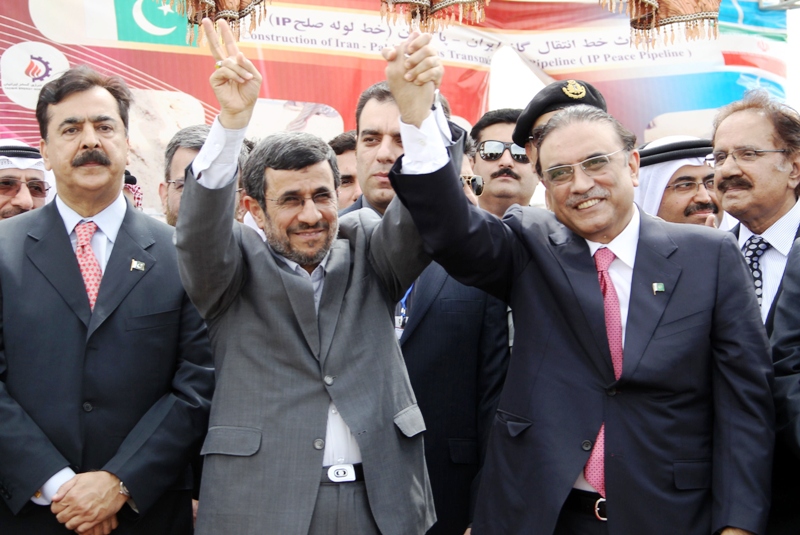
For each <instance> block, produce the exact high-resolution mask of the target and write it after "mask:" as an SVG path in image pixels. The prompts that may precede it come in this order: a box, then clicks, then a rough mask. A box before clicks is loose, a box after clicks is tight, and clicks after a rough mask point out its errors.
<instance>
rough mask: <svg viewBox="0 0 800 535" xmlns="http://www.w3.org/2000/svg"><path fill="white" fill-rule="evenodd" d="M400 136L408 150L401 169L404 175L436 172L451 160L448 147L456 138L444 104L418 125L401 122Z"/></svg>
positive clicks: (405, 149) (405, 148)
mask: <svg viewBox="0 0 800 535" xmlns="http://www.w3.org/2000/svg"><path fill="white" fill-rule="evenodd" d="M400 137H401V138H402V140H403V150H404V151H405V154H404V155H403V169H402V172H403V174H404V175H425V174H428V173H433V172H434V171H438V170H439V169H441V168H442V167H444V166H445V165H447V162H449V161H450V154H449V153H448V152H447V147H449V146H450V145H452V144H453V140H452V139H451V137H450V126H449V125H448V124H447V118H446V117H445V115H444V111H442V107H441V106H436V109H435V110H434V111H433V113H431V114H429V115H428V117H427V118H426V119H425V120H424V121H422V124H421V125H420V127H419V128H417V127H416V126H413V125H410V124H406V123H404V122H403V121H400ZM459 167H460V162H459Z"/></svg>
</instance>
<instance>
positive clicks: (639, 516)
mask: <svg viewBox="0 0 800 535" xmlns="http://www.w3.org/2000/svg"><path fill="white" fill-rule="evenodd" d="M385 57H387V59H388V60H389V66H388V67H387V77H388V79H389V83H390V85H391V86H392V87H395V84H397V85H400V83H401V81H402V80H403V75H404V70H405V69H404V67H403V64H402V61H397V60H393V59H392V58H393V55H392V54H388V53H385ZM431 121H432V122H434V123H436V118H435V116H431V115H428V116H427V117H426V118H421V117H418V118H416V122H414V123H412V124H408V125H402V127H403V134H404V138H405V137H411V136H415V135H418V136H424V140H425V142H424V143H423V142H422V141H420V142H417V143H414V144H413V145H412V143H408V144H407V145H408V148H409V150H407V151H406V154H405V156H404V159H403V161H402V162H399V163H398V164H397V165H395V167H394V168H393V170H392V174H391V180H392V184H393V186H394V188H395V191H396V192H397V195H398V197H399V198H400V200H401V201H402V202H403V203H404V204H405V205H406V207H407V208H408V209H409V211H410V212H411V215H412V217H413V219H414V222H415V224H416V226H417V228H418V230H419V231H420V234H421V235H422V237H423V240H424V241H425V244H426V250H427V251H428V252H429V253H430V254H431V256H432V257H433V258H434V259H435V260H436V261H437V262H440V263H441V264H442V265H443V266H444V268H445V269H446V270H447V271H448V272H449V273H450V274H451V275H452V276H453V277H454V278H456V279H457V280H460V281H461V282H464V283H468V284H471V285H474V286H477V287H479V288H482V289H484V290H486V291H488V292H489V293H490V294H493V295H495V296H496V297H499V298H501V299H503V300H505V301H506V302H508V303H509V304H510V305H511V308H512V309H513V311H514V321H515V324H516V325H517V326H518V329H517V333H516V339H515V343H514V351H513V353H512V356H511V361H510V363H509V373H508V376H507V378H506V382H505V384H504V386H503V392H502V394H501V397H500V403H499V406H498V411H497V414H496V415H495V420H494V424H493V427H492V431H491V435H490V439H489V446H488V451H487V455H486V461H485V464H484V468H483V472H482V475H481V487H480V490H479V493H478V503H477V506H476V511H475V521H474V523H473V531H474V532H475V533H476V534H480V535H493V534H504V535H508V534H526V535H528V534H533V535H551V534H554V533H555V534H557V535H574V534H578V535H583V534H592V535H594V534H613V535H621V534H632V533H637V534H638V533H647V534H651V535H652V534H656V535H660V534H664V535H666V534H674V533H681V534H682V535H709V534H712V533H721V534H724V535H729V534H742V533H747V532H751V533H763V530H764V526H765V524H766V517H767V510H768V506H769V504H768V498H767V496H768V493H769V489H768V487H769V471H770V465H771V456H772V447H773V432H772V421H773V417H774V412H773V404H772V396H771V391H770V386H771V379H772V366H771V362H770V357H769V352H768V344H767V340H766V336H765V333H764V330H763V326H762V325H761V321H760V318H759V314H758V308H757V304H756V300H755V295H754V294H753V293H752V292H750V291H748V290H749V284H750V281H749V279H748V277H749V275H748V273H747V267H746V265H745V263H744V261H743V258H742V257H741V255H740V254H739V251H738V248H737V246H736V243H735V240H734V239H733V236H732V235H730V234H728V233H723V232H718V231H715V230H713V229H708V228H704V227H701V226H695V225H673V224H669V223H665V222H663V221H662V220H660V219H657V218H654V217H651V216H648V215H647V214H644V213H641V212H640V211H639V210H638V209H637V208H636V205H635V204H634V203H633V191H634V187H635V186H636V184H637V182H638V181H637V175H638V171H639V154H638V152H637V151H636V150H635V141H636V138H635V136H634V135H633V134H632V133H631V132H630V131H628V130H627V129H626V128H625V127H623V126H622V125H621V124H620V123H619V122H618V121H616V120H615V119H614V118H613V117H611V116H610V115H608V114H607V113H605V112H603V111H602V110H600V109H598V108H596V107H591V106H570V107H568V108H566V109H564V110H562V111H561V112H560V113H558V114H556V115H555V116H554V117H553V118H551V119H550V120H549V122H548V124H547V125H546V126H545V128H544V130H543V132H542V134H541V136H540V137H539V139H538V140H537V147H536V148H537V155H538V160H537V164H536V167H537V171H538V172H539V174H540V176H541V177H542V180H543V182H544V184H545V185H546V187H547V196H548V200H549V203H550V207H551V208H552V209H553V213H550V212H547V211H544V210H541V209H537V208H529V207H519V206H515V207H512V208H511V209H510V210H509V211H508V212H507V213H506V215H505V217H504V218H503V219H502V220H499V219H497V218H495V217H493V216H491V215H489V214H486V213H485V212H483V211H481V210H478V209H475V208H474V207H471V206H469V205H467V204H466V203H464V202H462V201H461V199H460V198H459V197H460V195H461V192H460V191H459V189H458V188H457V187H456V185H454V184H453V177H452V175H453V171H452V170H451V168H450V166H449V165H448V163H447V154H446V152H445V151H444V147H443V145H444V144H445V143H443V142H442V139H443V138H445V139H446V136H443V135H442V134H441V133H440V132H437V131H435V130H434V131H433V132H431V129H430V128H431V124H430V123H431ZM432 144H438V146H439V147H440V148H439V149H438V151H437V156H436V157H435V158H429V159H426V163H427V165H425V166H418V165H419V164H418V162H417V159H416V155H415V154H413V153H412V150H411V147H412V146H413V147H414V149H416V147H418V146H425V147H426V148H428V149H431V148H432V147H430V145H432ZM410 162H411V163H414V164H415V165H414V167H413V169H409V168H407V166H409V167H410ZM411 171H413V173H411ZM521 326H524V328H523V327H521Z"/></svg>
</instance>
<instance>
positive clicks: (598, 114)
mask: <svg viewBox="0 0 800 535" xmlns="http://www.w3.org/2000/svg"><path fill="white" fill-rule="evenodd" d="M575 123H605V124H608V125H611V127H612V128H613V129H614V132H616V134H617V136H618V137H619V140H620V141H621V142H622V148H623V149H625V152H627V153H628V154H630V152H631V151H632V150H633V149H634V148H636V134H634V133H633V132H631V131H630V130H628V129H627V128H625V127H624V126H623V125H622V123H620V122H619V121H617V120H616V119H615V118H614V117H613V116H612V115H610V114H609V113H607V112H604V111H603V110H601V109H600V108H595V107H594V106H589V105H588V104H578V105H576V106H569V107H567V108H564V109H562V110H561V111H559V112H558V113H557V114H555V115H554V116H553V117H552V118H551V119H550V120H549V121H548V122H547V124H546V125H545V126H544V129H542V134H541V135H540V136H539V137H538V139H537V140H536V152H537V156H536V173H537V174H538V175H539V176H543V175H542V165H541V163H540V158H539V154H541V152H540V150H539V149H540V148H541V146H542V143H543V142H544V140H545V139H547V136H549V135H550V134H551V133H552V132H554V131H555V130H558V129H559V128H563V127H565V126H568V125H571V124H575Z"/></svg>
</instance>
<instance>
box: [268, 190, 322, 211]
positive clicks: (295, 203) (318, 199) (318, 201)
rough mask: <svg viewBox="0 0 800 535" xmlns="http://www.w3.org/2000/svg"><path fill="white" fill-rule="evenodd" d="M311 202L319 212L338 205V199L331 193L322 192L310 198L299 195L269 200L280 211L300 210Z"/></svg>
mask: <svg viewBox="0 0 800 535" xmlns="http://www.w3.org/2000/svg"><path fill="white" fill-rule="evenodd" d="M309 199H310V200H311V201H312V202H313V203H314V205H315V206H316V207H317V209H318V210H325V209H329V208H330V207H331V206H333V205H334V204H335V203H336V198H335V197H334V195H333V192H331V191H320V192H318V193H315V194H314V195H312V196H310V197H301V196H299V195H284V196H282V197H278V198H277V199H267V200H268V201H272V202H274V203H275V204H276V205H277V206H278V208H279V209H280V210H287V211H293V210H299V209H301V208H303V207H304V206H305V205H306V201H307V200H309Z"/></svg>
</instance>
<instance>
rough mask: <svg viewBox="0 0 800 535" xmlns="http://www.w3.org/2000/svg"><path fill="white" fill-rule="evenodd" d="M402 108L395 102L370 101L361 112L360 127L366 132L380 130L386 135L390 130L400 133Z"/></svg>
mask: <svg viewBox="0 0 800 535" xmlns="http://www.w3.org/2000/svg"><path fill="white" fill-rule="evenodd" d="M399 124H400V108H398V107H397V103H396V102H395V101H393V100H386V101H378V100H377V99H374V98H373V99H370V100H368V101H367V103H366V104H365V105H364V108H363V109H362V110H361V116H360V118H359V127H360V130H361V131H362V132H363V131H364V130H368V129H369V130H378V131H380V132H383V133H385V131H386V130H387V129H389V128H392V129H397V130H398V131H399Z"/></svg>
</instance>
